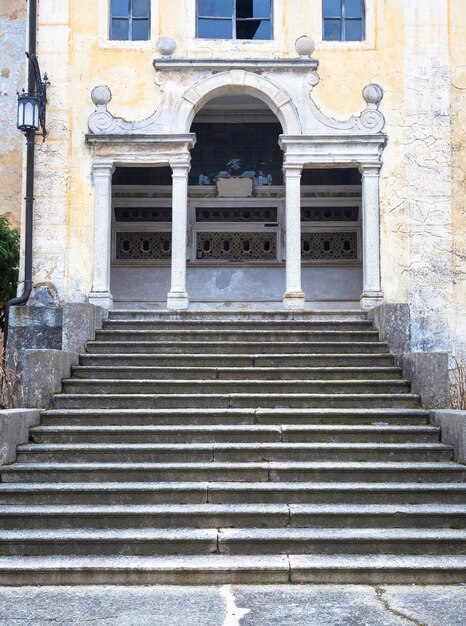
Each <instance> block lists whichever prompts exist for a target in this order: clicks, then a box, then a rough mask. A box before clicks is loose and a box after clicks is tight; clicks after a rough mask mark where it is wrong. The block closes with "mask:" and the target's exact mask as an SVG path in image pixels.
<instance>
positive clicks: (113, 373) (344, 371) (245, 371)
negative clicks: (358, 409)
mask: <svg viewBox="0 0 466 626" xmlns="http://www.w3.org/2000/svg"><path fill="white" fill-rule="evenodd" d="M72 376H73V378H80V379H81V378H82V379H93V380H97V379H100V380H102V379H113V380H116V379H118V380H153V379H156V380H164V379H169V380H174V379H179V380H189V379H194V380H243V379H245V380H251V379H253V380H274V381H277V380H315V379H317V380H358V379H362V380H371V379H375V380H393V379H397V378H401V368H398V367H281V368H279V367H200V366H196V365H192V366H191V367H186V366H181V367H165V366H159V367H157V366H154V367H137V366H136V367H134V366H133V367H132V366H127V365H117V366H115V365H113V366H102V365H101V366H83V365H80V366H74V367H73V368H72Z"/></svg>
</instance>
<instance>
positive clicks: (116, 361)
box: [79, 352, 393, 369]
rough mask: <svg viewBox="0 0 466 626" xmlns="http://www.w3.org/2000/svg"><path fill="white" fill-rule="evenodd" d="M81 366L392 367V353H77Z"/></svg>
mask: <svg viewBox="0 0 466 626" xmlns="http://www.w3.org/2000/svg"><path fill="white" fill-rule="evenodd" d="M79 361H80V364H81V365H82V366H94V367H95V366H106V367H109V368H114V367H154V366H159V367H162V366H163V367H174V368H180V367H187V368H191V367H215V368H217V367H228V368H230V369H232V368H237V367H250V368H252V367H254V368H256V367H258V368H260V367H276V368H289V367H298V368H300V367H314V368H317V367H364V368H372V367H393V356H392V355H391V354H390V353H388V352H386V353H381V354H376V353H375V354H293V353H291V354H267V355H260V354H252V355H249V356H248V355H244V354H211V353H210V354H201V353H199V354H156V353H154V354H143V353H141V354H99V353H95V354H81V355H80V357H79Z"/></svg>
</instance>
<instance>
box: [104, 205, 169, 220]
mask: <svg viewBox="0 0 466 626" xmlns="http://www.w3.org/2000/svg"><path fill="white" fill-rule="evenodd" d="M115 221H116V222H171V221H172V210H171V207H128V208H126V207H115Z"/></svg>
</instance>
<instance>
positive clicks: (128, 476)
mask: <svg viewBox="0 0 466 626" xmlns="http://www.w3.org/2000/svg"><path fill="white" fill-rule="evenodd" d="M1 476H2V482H5V483H14V482H38V483H51V482H57V483H67V482H86V483H89V482H90V483H94V482H96V481H97V482H102V483H106V482H112V483H113V482H124V483H126V482H175V483H176V482H178V481H181V482H195V481H208V482H223V481H227V482H279V483H281V482H310V481H317V482H332V483H334V482H345V483H346V482H348V483H351V482H379V483H380V482H383V483H386V482H397V483H406V482H407V483H413V482H422V483H426V482H427V483H444V482H451V481H459V482H461V481H464V480H465V479H466V471H465V466H462V465H459V464H457V463H452V462H449V463H439V462H436V463H425V462H422V463H409V462H408V463H402V462H393V461H387V462H366V463H350V462H345V463H343V462H327V461H319V462H316V463H309V462H295V463H291V462H272V461H269V462H265V461H264V462H262V463H219V462H212V461H211V462H208V463H121V462H120V463H68V464H67V463H15V464H12V465H5V466H3V467H2V468H1Z"/></svg>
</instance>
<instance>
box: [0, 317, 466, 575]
mask: <svg viewBox="0 0 466 626" xmlns="http://www.w3.org/2000/svg"><path fill="white" fill-rule="evenodd" d="M465 471H466V468H465V467H464V466H461V465H458V464H456V463H454V462H453V461H452V450H451V449H450V448H449V447H448V446H445V445H443V444H442V443H440V438H439V430H438V429H437V428H435V427H433V426H431V425H430V424H429V412H428V411H426V410H423V409H422V408H421V406H420V400H419V397H418V396H417V395H415V394H413V393H411V391H410V385H409V382H408V381H406V380H403V378H402V372H401V371H400V370H399V369H398V368H396V367H394V361H393V357H392V356H391V355H390V353H389V351H388V347H387V345H386V344H385V343H383V342H381V341H380V340H379V336H378V333H377V331H376V330H374V328H373V326H372V325H371V323H370V322H369V321H368V320H367V318H366V315H365V314H364V313H363V312H358V311H353V312H350V311H347V312H344V311H342V312H338V313H332V312H320V313H315V312H314V313H302V314H294V315H292V314H287V313H279V312H277V313H259V312H256V313H253V312H250V313H246V312H242V313H241V312H236V313H235V312H232V313H218V312H205V313H200V312H197V313H196V312H188V313H184V314H169V313H164V312H160V313H156V312H150V311H137V312H136V311H133V312H130V311H112V312H111V313H110V317H109V320H108V321H107V322H106V324H105V327H104V329H103V330H102V331H99V332H98V333H97V336H96V340H95V341H91V342H89V344H88V346H87V352H86V354H83V355H81V358H80V364H79V366H77V367H75V368H73V372H72V377H71V378H70V379H68V380H64V381H63V390H62V393H60V394H58V395H56V396H55V402H54V408H53V409H50V410H48V411H45V412H44V413H43V415H42V422H41V425H40V426H38V427H35V428H33V429H32V430H31V434H30V443H29V444H27V445H24V446H21V447H20V448H19V449H18V459H17V462H16V463H15V464H12V465H10V466H5V467H3V468H1V478H2V482H1V483H0V503H1V504H0V584H2V585H22V584H153V583H174V584H201V583H205V584H212V583H233V582H235V583H278V582H281V583H285V582H296V583H301V582H319V583H348V582H354V583H379V582H385V583H395V582H396V583H408V582H419V583H449V582H465V581H466V482H465V477H466V473H465Z"/></svg>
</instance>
